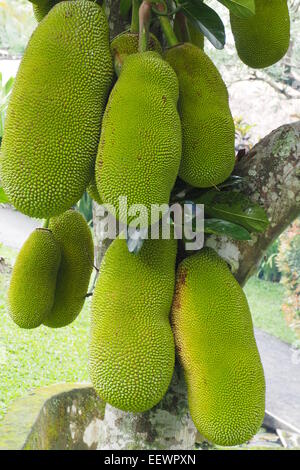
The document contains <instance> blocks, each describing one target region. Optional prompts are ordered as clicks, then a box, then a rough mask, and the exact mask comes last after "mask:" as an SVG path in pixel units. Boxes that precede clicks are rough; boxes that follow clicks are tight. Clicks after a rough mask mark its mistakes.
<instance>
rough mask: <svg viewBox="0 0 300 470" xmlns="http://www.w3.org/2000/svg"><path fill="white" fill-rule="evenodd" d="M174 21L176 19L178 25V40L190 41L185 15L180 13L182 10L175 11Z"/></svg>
mask: <svg viewBox="0 0 300 470" xmlns="http://www.w3.org/2000/svg"><path fill="white" fill-rule="evenodd" d="M175 21H177V24H178V26H179V30H180V34H181V37H180V40H181V41H182V42H191V35H190V30H189V27H188V24H187V20H186V16H185V15H184V14H183V13H182V11H178V12H177V13H176V16H175Z"/></svg>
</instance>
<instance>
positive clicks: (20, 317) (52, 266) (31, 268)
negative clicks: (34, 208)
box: [8, 229, 61, 328]
mask: <svg viewBox="0 0 300 470" xmlns="http://www.w3.org/2000/svg"><path fill="white" fill-rule="evenodd" d="M60 260H61V253H60V248H59V244H58V243H57V241H56V240H55V238H54V237H53V234H52V233H51V231H50V230H47V229H36V230H35V231H34V232H33V233H32V234H31V235H30V236H29V238H28V239H27V240H26V242H25V243H24V245H23V246H22V248H21V251H20V253H19V255H18V257H17V260H16V263H15V265H14V268H13V272H12V276H11V281H10V286H9V289H8V305H9V314H10V316H11V317H12V319H13V321H14V322H15V323H16V324H17V325H19V326H20V327H21V328H36V327H38V326H40V325H41V324H42V323H43V321H44V320H45V318H46V317H47V316H48V315H49V314H50V312H51V309H52V306H53V303H54V295H55V287H56V278H57V273H58V269H59V265H60Z"/></svg>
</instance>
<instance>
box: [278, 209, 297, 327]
mask: <svg viewBox="0 0 300 470" xmlns="http://www.w3.org/2000/svg"><path fill="white" fill-rule="evenodd" d="M276 263H277V266H278V268H279V269H280V271H281V273H282V278H281V282H282V284H283V285H284V286H285V296H284V303H283V306H282V308H283V311H284V314H285V317H286V320H287V322H288V323H289V324H290V325H291V326H292V328H294V329H295V331H296V332H297V333H298V335H299V336H300V282H299V281H300V218H298V219H296V220H295V221H294V222H293V223H292V224H291V226H290V227H289V228H288V229H287V230H286V231H285V232H284V233H283V234H282V235H281V236H280V244H279V253H278V256H277V259H276Z"/></svg>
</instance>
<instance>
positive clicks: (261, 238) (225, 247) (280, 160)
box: [93, 0, 300, 450]
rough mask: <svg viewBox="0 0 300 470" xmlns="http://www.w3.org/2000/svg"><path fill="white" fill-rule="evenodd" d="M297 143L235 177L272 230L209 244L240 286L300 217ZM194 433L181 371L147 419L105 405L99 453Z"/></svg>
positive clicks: (295, 127) (282, 142)
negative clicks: (238, 240)
mask: <svg viewBox="0 0 300 470" xmlns="http://www.w3.org/2000/svg"><path fill="white" fill-rule="evenodd" d="M105 5H106V6H105V8H106V12H107V13H108V15H109V24H110V29H111V35H112V37H113V36H115V35H116V34H118V33H119V32H120V31H121V30H122V29H124V22H120V18H119V10H118V6H119V2H118V1H116V0H107V1H106V4H105ZM299 141H300V121H299V122H297V123H294V124H288V125H285V126H282V127H280V128H279V129H277V130H275V131H274V132H272V133H271V134H270V135H268V136H267V137H265V138H264V139H263V140H262V141H261V142H260V143H258V144H257V145H256V146H255V147H254V148H253V149H252V150H251V151H250V153H249V154H248V155H246V156H245V157H244V158H242V160H241V161H240V162H239V163H238V164H237V167H236V171H235V174H238V175H241V176H245V177H246V180H245V184H243V186H242V187H241V188H240V189H241V191H242V192H243V193H244V194H246V195H248V196H249V197H250V198H251V199H252V200H254V201H256V202H259V203H260V204H262V205H263V206H264V208H265V209H266V211H267V213H268V215H269V218H270V221H271V223H270V226H269V228H268V230H267V231H266V232H265V233H264V234H260V235H253V237H252V241H250V242H243V243H236V242H232V241H230V240H228V239H227V238H226V237H221V238H220V237H214V236H211V237H209V238H208V239H207V241H206V244H207V245H209V246H211V247H213V248H215V249H216V250H217V251H218V253H219V254H220V255H221V256H222V257H223V258H225V259H226V260H227V261H228V262H229V263H230V265H231V266H232V271H233V273H234V274H235V275H236V277H237V279H238V281H239V282H240V283H241V284H244V283H245V282H246V280H247V279H248V278H249V276H251V274H253V273H254V272H255V270H256V269H257V266H258V263H259V261H260V259H261V258H262V256H263V254H264V252H265V250H266V249H267V248H268V246H269V245H270V243H272V241H273V240H274V239H275V238H276V237H277V236H278V235H279V234H280V233H281V232H282V231H283V230H284V229H285V227H286V226H287V225H288V224H289V223H290V222H291V221H292V220H293V219H294V218H295V217H296V216H297V215H298V214H299V213H300V159H299V154H300V149H299ZM93 213H94V230H95V242H96V243H95V245H96V260H97V261H96V262H97V265H98V266H99V265H100V262H101V260H102V258H103V256H104V253H105V251H106V249H107V247H108V245H109V241H108V240H105V241H103V240H102V234H101V229H100V225H101V216H100V212H99V208H98V206H97V204H94V209H93ZM196 433H197V432H196V429H195V427H194V425H193V423H192V421H191V418H190V416H189V413H188V406H187V396H186V386H185V383H184V379H183V374H182V370H181V368H180V366H178V365H177V366H176V368H175V372H174V376H173V380H172V383H171V385H170V388H169V391H168V392H167V394H166V396H165V397H164V399H163V400H162V401H161V403H159V405H157V406H156V407H155V408H153V409H152V410H150V411H148V412H147V413H138V414H133V413H126V412H123V411H120V410H117V409H115V408H113V407H111V406H110V405H106V411H105V418H104V420H103V423H102V432H101V437H100V440H99V444H98V448H99V449H108V450H115V449H193V448H194V443H195V438H196Z"/></svg>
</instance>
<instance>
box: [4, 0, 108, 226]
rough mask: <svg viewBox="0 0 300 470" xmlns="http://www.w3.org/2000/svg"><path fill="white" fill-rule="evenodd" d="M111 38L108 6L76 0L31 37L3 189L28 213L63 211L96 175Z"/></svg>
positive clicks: (12, 117)
mask: <svg viewBox="0 0 300 470" xmlns="http://www.w3.org/2000/svg"><path fill="white" fill-rule="evenodd" d="M108 36H109V31H108V23H107V19H106V17H105V14H104V12H103V10H102V9H101V8H100V7H99V6H98V5H96V4H94V3H93V2H91V1H88V0H77V1H68V2H62V3H59V4H57V5H56V6H55V7H54V8H52V10H51V11H50V12H49V13H48V15H47V16H46V17H45V18H44V20H43V21H42V22H41V23H40V24H39V26H38V27H37V29H36V30H35V32H34V33H33V35H32V37H31V39H30V41H29V44H28V46H27V49H26V51H25V54H24V57H23V60H22V62H21V65H20V69H19V72H18V75H17V78H16V82H15V85H14V88H13V91H12V96H11V98H10V102H9V106H8V112H7V118H6V125H5V132H4V138H3V142H2V147H1V158H0V171H1V178H2V183H3V186H4V189H5V193H6V194H7V196H8V197H9V199H10V201H11V202H12V204H14V206H15V207H16V208H17V209H18V210H20V211H21V212H23V213H25V214H27V215H29V216H32V217H38V218H49V217H52V216H55V215H58V214H60V213H62V212H63V211H65V210H66V209H68V208H70V207H71V206H72V205H73V204H75V203H76V202H77V201H78V200H79V199H80V197H81V196H82V194H83V192H84V191H85V189H86V187H87V185H88V183H89V181H90V180H91V177H92V172H93V167H94V162H95V157H96V153H97V147H98V142H99V135H100V125H101V119H102V114H103V111H104V107H105V104H106V99H107V95H108V92H109V89H110V86H111V83H112V77H113V64H112V57H111V53H110V49H109V37H108Z"/></svg>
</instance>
